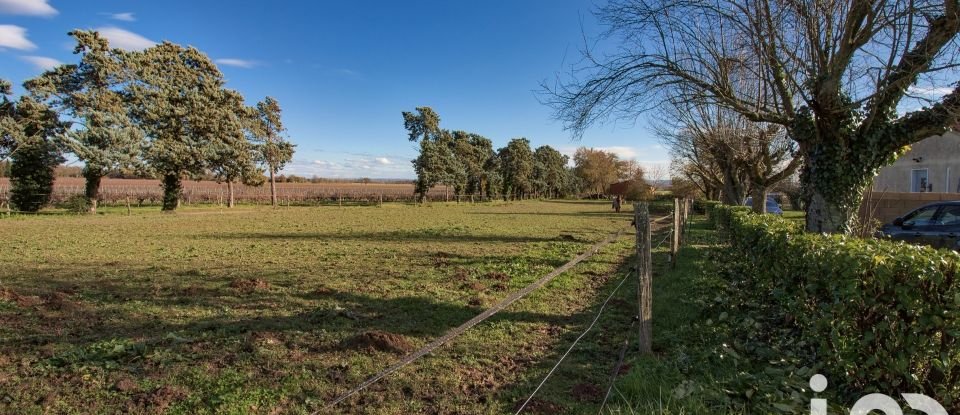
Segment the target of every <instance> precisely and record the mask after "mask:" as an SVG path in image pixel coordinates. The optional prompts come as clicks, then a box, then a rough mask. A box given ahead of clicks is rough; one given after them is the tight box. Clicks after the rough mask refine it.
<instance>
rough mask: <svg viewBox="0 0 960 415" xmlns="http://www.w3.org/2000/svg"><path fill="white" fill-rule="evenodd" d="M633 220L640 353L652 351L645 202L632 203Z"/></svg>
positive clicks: (650, 284)
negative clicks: (635, 246) (635, 231)
mask: <svg viewBox="0 0 960 415" xmlns="http://www.w3.org/2000/svg"><path fill="white" fill-rule="evenodd" d="M633 220H634V223H635V224H636V226H637V279H638V283H637V302H638V304H639V310H638V311H639V313H638V315H637V316H638V318H639V320H640V328H639V330H640V331H639V335H640V353H641V354H650V353H652V352H653V282H652V279H651V278H650V275H651V265H652V262H651V255H650V248H651V246H650V212H649V210H648V206H647V204H646V203H638V204H636V205H634V212H633Z"/></svg>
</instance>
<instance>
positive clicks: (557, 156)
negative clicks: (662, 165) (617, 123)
mask: <svg viewBox="0 0 960 415" xmlns="http://www.w3.org/2000/svg"><path fill="white" fill-rule="evenodd" d="M402 115H403V121H404V127H405V128H406V129H407V131H408V132H409V135H408V139H409V140H410V141H412V142H418V143H419V144H420V154H419V155H418V156H417V158H416V159H414V160H412V163H413V168H414V170H415V172H416V175H417V180H416V182H415V184H416V186H415V188H416V193H417V195H418V196H419V197H420V198H421V199H422V198H423V197H425V196H426V194H427V192H429V190H430V189H431V188H433V187H434V186H437V185H445V186H447V187H448V188H452V189H453V190H454V191H455V192H456V193H457V194H461V195H467V194H469V195H482V196H485V197H490V198H495V197H502V198H503V199H504V200H508V199H524V198H529V197H546V198H558V197H575V196H581V195H582V194H584V193H585V192H586V193H589V194H592V195H604V194H606V193H607V189H608V188H609V186H610V185H611V184H614V183H616V182H618V181H621V180H632V181H633V183H635V184H636V186H635V188H634V187H632V188H631V191H630V192H629V193H631V196H632V197H634V198H635V199H639V198H642V197H643V196H644V193H645V192H648V189H649V186H647V184H646V181H645V180H644V176H643V169H641V168H640V166H639V165H638V164H637V163H636V162H635V161H632V160H621V159H620V158H619V157H618V156H617V155H616V154H614V153H611V152H607V151H602V150H596V149H589V148H580V149H578V150H577V152H576V154H575V155H574V158H573V161H574V166H572V167H571V166H569V164H570V157H569V156H567V155H564V154H562V153H560V152H559V151H558V150H556V149H554V148H553V147H551V146H549V145H543V146H539V147H537V148H536V149H533V148H531V146H530V140H528V139H526V138H522V137H521V138H514V139H512V140H510V142H508V143H507V145H506V146H505V147H502V148H499V149H496V150H494V147H493V142H492V141H490V139H488V138H486V137H484V136H482V135H479V134H476V133H470V132H466V131H461V130H454V131H451V130H446V129H443V128H441V127H440V116H439V115H438V114H437V113H436V112H434V110H433V109H432V108H430V107H417V108H416V110H415V111H414V112H406V111H404V112H403V113H402Z"/></svg>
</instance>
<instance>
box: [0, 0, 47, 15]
mask: <svg viewBox="0 0 960 415" xmlns="http://www.w3.org/2000/svg"><path fill="white" fill-rule="evenodd" d="M0 13H2V14H20V15H26V16H43V17H50V16H56V15H57V13H59V12H58V11H57V9H54V8H53V7H52V6H50V5H49V4H47V0H0Z"/></svg>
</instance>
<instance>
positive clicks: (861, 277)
mask: <svg viewBox="0 0 960 415" xmlns="http://www.w3.org/2000/svg"><path fill="white" fill-rule="evenodd" d="M711 217H712V218H713V219H714V220H715V223H716V224H717V226H718V227H719V228H720V229H722V230H723V231H725V233H726V234H727V235H728V236H729V241H730V246H731V255H730V256H729V258H728V261H730V262H731V263H733V264H735V265H734V266H735V268H737V271H738V272H737V273H736V274H735V275H739V276H740V278H742V279H743V280H744V281H736V282H733V281H731V283H737V284H740V285H742V286H743V287H749V289H750V291H751V292H742V295H743V296H749V297H751V299H752V301H754V302H757V303H759V304H768V305H770V307H764V308H763V309H764V310H767V311H768V312H772V313H777V314H779V315H778V316H763V317H764V318H765V319H767V321H778V322H780V323H779V325H780V326H781V327H779V328H780V329H783V330H781V331H779V332H780V333H791V334H790V336H791V337H793V338H792V339H790V340H783V339H780V340H778V343H780V344H785V343H794V344H795V346H793V349H792V350H793V352H794V353H796V354H797V355H803V356H804V357H805V358H807V359H811V360H812V361H810V362H808V363H809V364H811V365H814V366H817V367H822V370H821V373H823V374H824V375H826V376H827V377H828V378H829V380H830V381H831V383H832V385H831V387H830V388H831V389H833V390H835V391H836V392H838V393H839V395H840V396H842V397H845V398H849V399H854V400H855V399H856V398H857V397H859V396H863V395H864V394H866V393H872V392H878V393H887V394H895V393H923V394H926V395H929V396H931V397H934V398H935V399H937V400H938V401H940V402H941V403H943V404H944V406H945V407H947V408H949V410H950V412H951V413H957V412H958V411H960V314H958V313H960V281H958V279H957V278H958V275H957V274H958V268H960V255H958V254H957V253H956V252H952V251H945V250H939V251H938V250H934V249H932V248H928V247H918V246H912V245H907V244H903V243H893V242H890V241H882V240H864V239H856V238H852V237H847V236H842V235H820V234H808V233H804V232H803V229H802V227H801V226H800V224H797V223H794V222H790V221H787V220H784V219H781V218H779V217H775V216H772V215H753V214H750V213H749V212H748V211H747V210H746V209H745V208H741V207H726V206H713V207H712V209H711Z"/></svg>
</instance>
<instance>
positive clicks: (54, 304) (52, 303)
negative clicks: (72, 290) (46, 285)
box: [43, 291, 80, 311]
mask: <svg viewBox="0 0 960 415" xmlns="http://www.w3.org/2000/svg"><path fill="white" fill-rule="evenodd" d="M43 305H44V307H46V308H47V309H50V310H59V311H75V310H77V309H78V308H80V303H78V302H76V301H73V300H72V299H71V298H70V294H67V293H65V292H61V291H57V292H53V293H50V294H47V295H44V296H43Z"/></svg>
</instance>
